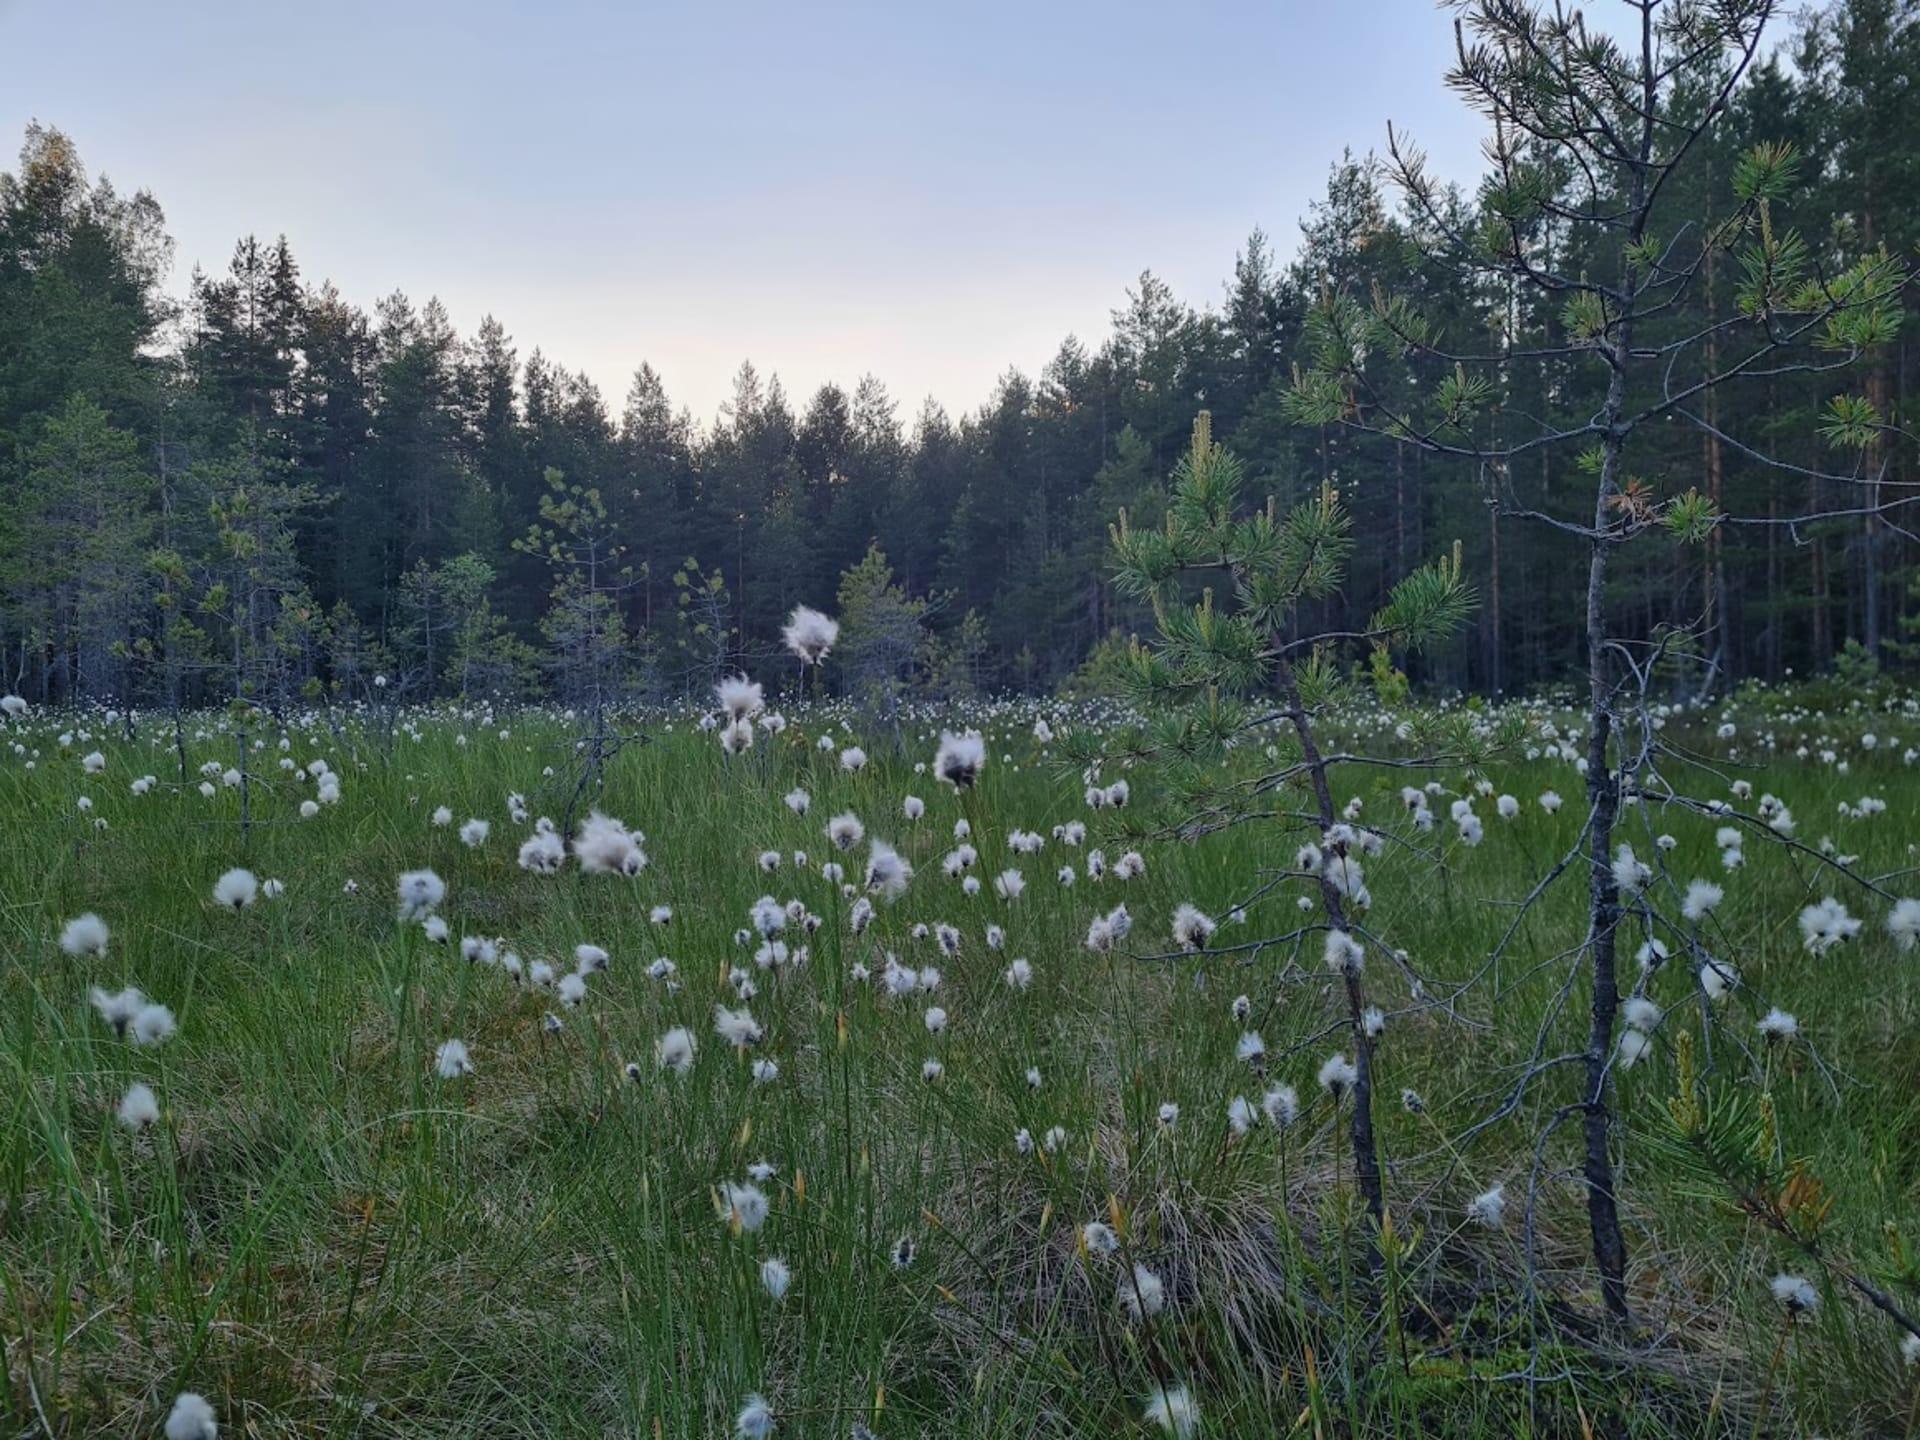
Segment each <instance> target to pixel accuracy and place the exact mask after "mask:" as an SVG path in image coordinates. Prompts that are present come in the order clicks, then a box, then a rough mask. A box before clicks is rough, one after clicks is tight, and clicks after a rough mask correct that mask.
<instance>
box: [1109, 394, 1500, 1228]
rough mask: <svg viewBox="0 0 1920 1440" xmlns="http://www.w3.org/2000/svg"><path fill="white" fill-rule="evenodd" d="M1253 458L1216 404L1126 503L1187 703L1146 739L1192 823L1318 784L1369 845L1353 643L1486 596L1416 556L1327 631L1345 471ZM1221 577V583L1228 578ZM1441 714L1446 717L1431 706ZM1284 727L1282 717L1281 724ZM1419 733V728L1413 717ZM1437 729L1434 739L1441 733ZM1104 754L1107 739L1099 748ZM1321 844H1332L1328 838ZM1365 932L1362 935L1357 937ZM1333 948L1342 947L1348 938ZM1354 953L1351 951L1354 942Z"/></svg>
mask: <svg viewBox="0 0 1920 1440" xmlns="http://www.w3.org/2000/svg"><path fill="white" fill-rule="evenodd" d="M1243 489H1244V470H1243V467H1242V465H1241V463H1240V461H1239V460H1238V458H1236V457H1235V456H1234V455H1233V454H1232V453H1231V452H1230V451H1228V450H1226V449H1225V448H1224V447H1222V446H1221V445H1219V444H1217V443H1215V441H1214V439H1213V434H1212V423H1211V417H1210V416H1209V415H1208V414H1207V413H1206V412H1205V411H1202V412H1201V413H1200V416H1199V418H1198V419H1197V420H1196V421H1195V422H1194V427H1193V442H1192V445H1191V447H1190V448H1189V450H1188V452H1187V454H1186V455H1185V456H1184V457H1183V458H1182V459H1181V460H1180V462H1179V464H1178V466H1176V467H1175V469H1174V472H1173V478H1172V481H1171V483H1170V484H1169V486H1168V493H1167V515H1166V521H1165V523H1164V524H1163V525H1162V526H1160V527H1159V528H1157V529H1146V528H1142V527H1139V526H1136V525H1135V524H1133V523H1132V520H1131V518H1130V517H1129V516H1128V515H1127V514H1126V512H1125V511H1122V512H1121V515H1120V518H1119V521H1118V523H1117V524H1115V525H1114V527H1113V530H1112V536H1113V553H1114V565H1115V572H1116V575H1117V577H1118V581H1119V583H1120V585H1121V587H1122V588H1123V589H1125V590H1126V591H1127V592H1128V593H1130V594H1133V595H1137V596H1139V597H1141V598H1143V599H1146V600H1149V601H1151V603H1152V605H1153V610H1154V617H1155V620H1156V622H1157V625H1158V637H1157V639H1156V640H1155V641H1154V642H1153V643H1152V644H1150V645H1141V644H1139V643H1138V642H1136V643H1135V645H1134V647H1133V653H1132V660H1133V666H1132V681H1133V686H1134V689H1135V691H1136V693H1137V694H1138V695H1139V696H1140V697H1141V698H1142V699H1145V700H1150V701H1153V702H1156V703H1158V704H1165V703H1167V702H1175V703H1176V705H1177V706H1178V708H1177V709H1176V710H1175V711H1174V712H1173V714H1172V718H1171V719H1170V720H1169V721H1168V722H1167V723H1166V724H1164V725H1163V726H1162V727H1160V729H1159V731H1158V733H1157V734H1156V736H1155V737H1154V738H1153V740H1152V741H1151V742H1150V743H1149V744H1147V745H1146V746H1145V747H1143V753H1145V754H1148V755H1150V756H1152V757H1153V758H1154V759H1156V760H1157V761H1158V762H1160V764H1161V765H1163V766H1164V767H1165V768H1166V769H1167V770H1168V772H1169V778H1170V783H1173V784H1176V785H1177V786H1178V788H1179V789H1180V790H1181V791H1182V799H1183V800H1184V802H1185V806H1186V810H1187V816H1186V818H1185V819H1184V820H1183V821H1182V822H1181V828H1182V829H1183V830H1185V831H1186V832H1188V833H1197V832H1198V831H1200V830H1204V829H1207V828H1211V827H1213V826H1217V825H1225V824H1238V823H1243V822H1244V821H1246V820H1248V819H1251V818H1264V819H1266V820H1268V821H1270V822H1273V823H1281V824H1288V823H1294V822H1291V821H1290V820H1289V819H1288V816H1289V814H1290V812H1291V809H1292V806H1293V805H1294V803H1295V802H1294V801H1293V800H1291V799H1284V800H1282V801H1281V802H1279V804H1277V805H1273V804H1272V803H1271V802H1269V801H1267V800H1265V799H1261V800H1259V801H1258V803H1259V804H1262V805H1270V806H1271V808H1267V809H1264V810H1263V809H1255V808H1250V807H1251V806H1252V805H1253V804H1254V803H1255V802H1254V801H1252V800H1250V798H1249V797H1250V796H1252V797H1268V796H1272V795H1275V794H1277V793H1279V792H1280V791H1281V790H1282V789H1283V788H1295V787H1304V789H1305V790H1306V797H1305V808H1306V809H1307V811H1308V812H1309V813H1310V814H1311V815H1312V817H1313V830H1314V832H1315V834H1316V839H1317V842H1318V845H1320V846H1324V847H1326V849H1327V851H1329V852H1332V851H1334V850H1336V849H1338V850H1339V853H1341V854H1342V855H1343V856H1344V854H1345V847H1347V846H1356V847H1357V846H1358V844H1359V840H1358V837H1357V836H1355V835H1353V834H1352V833H1351V827H1349V826H1346V825H1344V824H1343V820H1342V815H1341V812H1340V811H1339V810H1338V809H1337V808H1336V807H1335V804H1334V799H1333V789H1332V779H1331V776H1332V774H1333V771H1334V768H1335V766H1336V765H1337V764H1338V763H1339V762H1338V761H1336V760H1334V759H1331V758H1329V756H1328V755H1327V753H1326V751H1325V749H1324V747H1323V745H1322V742H1321V739H1320V735H1319V720H1320V717H1321V716H1322V715H1324V713H1325V711H1326V709H1327V707H1328V706H1329V705H1330V704H1331V703H1332V702H1333V701H1334V700H1335V699H1336V698H1337V697H1338V696H1339V694H1340V692H1341V690H1342V688H1343V681H1342V678H1341V675H1340V670H1339V666H1338V664H1337V661H1336V656H1337V653H1338V651H1339V650H1340V649H1341V648H1343V647H1344V646H1348V645H1360V646H1363V647H1365V648H1366V649H1367V650H1368V651H1369V652H1370V653H1371V654H1372V655H1373V656H1375V657H1378V658H1377V660H1376V665H1375V669H1376V673H1378V674H1382V675H1386V674H1387V673H1389V671H1390V666H1387V665H1386V664H1385V660H1386V657H1388V656H1389V655H1391V654H1393V653H1395V652H1402V653H1403V652H1405V651H1407V650H1409V649H1418V648H1420V647H1422V646H1425V645H1430V644H1432V643H1434V642H1435V641H1437V640H1440V639H1442V638H1444V637H1445V636H1446V635H1447V634H1448V633H1450V632H1451V631H1453V630H1454V629H1456V628H1457V627H1458V626H1459V625H1460V624H1461V623H1462V622H1463V621H1464V620H1465V619H1466V618H1467V616H1468V615H1469V614H1470V613H1471V612H1472V609H1473V605H1474V595H1473V590H1472V588H1471V587H1470V586H1469V585H1468V584H1467V582H1466V580H1465V578H1464V577H1463V575H1462V574H1461V572H1460V568H1459V564H1458V561H1457V559H1454V560H1442V561H1438V562H1436V563H1434V564H1432V565H1430V566H1427V567H1425V568H1423V569H1420V570H1416V571H1414V572H1413V573H1411V574H1410V575H1408V576H1406V577H1405V578H1403V579H1402V580H1401V581H1400V582H1399V583H1398V584H1396V585H1395V586H1394V588H1393V590H1392V592H1391V595H1390V597H1389V599H1388V602H1387V604H1386V605H1385V606H1383V607H1382V608H1381V609H1380V611H1379V612H1378V613H1377V614H1376V615H1374V617H1373V619H1372V620H1371V622H1370V623H1369V624H1368V625H1367V626H1366V627H1365V629H1364V630H1363V631H1361V632H1358V633H1356V634H1325V633H1318V632H1315V631H1314V630H1313V629H1312V628H1311V627H1306V626H1303V625H1302V623H1301V622H1302V616H1303V611H1304V607H1305V606H1306V605H1307V604H1308V603H1310V602H1312V601H1315V600H1320V599H1324V598H1325V597H1327V596H1329V595H1332V594H1334V593H1335V592H1336V591H1337V590H1338V589H1339V586H1340V584H1341V581H1342V578H1343V576H1344V574H1345V568H1346V562H1347V558H1348V556H1349V555H1350V554H1351V553H1352V549H1353V541H1352V534H1351V525H1350V522H1349V519H1348V516H1347V514H1346V512H1345V510H1344V509H1343V508H1342V506H1341V504H1340V502H1339V499H1338V498H1337V496H1336V495H1335V493H1334V492H1333V490H1332V489H1331V488H1330V487H1329V488H1326V489H1323V490H1322V491H1321V493H1320V494H1319V495H1318V496H1316V497H1315V498H1313V499H1310V500H1306V501H1303V502H1302V503H1300V504H1299V505H1297V506H1295V507H1294V508H1293V509H1292V510H1290V511H1286V512H1282V511H1281V510H1280V509H1279V507H1278V506H1277V505H1276V504H1275V503H1274V501H1273V500H1272V499H1271V497H1269V498H1268V499H1267V501H1266V502H1265V503H1264V504H1263V505H1259V506H1251V507H1250V506H1249V505H1248V504H1247V503H1246V501H1245V499H1244V497H1243V495H1242V491H1243ZM1192 576H1200V577H1205V578H1207V579H1208V580H1210V581H1211V582H1213V583H1209V584H1208V585H1207V587H1206V588H1205V589H1204V590H1203V591H1202V592H1201V594H1200V597H1199V599H1198V600H1192V599H1189V598H1187V596H1188V594H1189V593H1190V590H1189V586H1188V583H1187V582H1188V579H1189V577H1192ZM1216 585H1217V587H1218V589H1217V591H1216V588H1215V587H1216ZM1423 724H1424V725H1425V726H1428V727H1433V726H1436V724H1437V722H1435V721H1434V720H1432V719H1429V720H1427V721H1425V722H1423ZM1272 726H1279V727H1282V731H1284V733H1285V734H1286V735H1287V736H1289V737H1290V744H1289V746H1288V748H1287V749H1286V751H1285V752H1284V753H1281V752H1277V751H1276V753H1281V759H1280V761H1279V764H1278V768H1276V769H1275V770H1274V771H1273V772H1272V773H1270V774H1268V775H1266V776H1263V777H1262V778H1261V779H1260V780H1259V781H1258V782H1257V784H1255V785H1254V786H1251V787H1245V786H1242V787H1236V789H1235V790H1234V791H1233V792H1232V793H1230V794H1223V793H1216V792H1214V791H1212V790H1211V788H1210V784H1209V781H1208V780H1207V778H1206V777H1207V771H1206V768H1205V762H1207V761H1209V760H1211V759H1214V758H1217V757H1218V755H1219V754H1220V753H1221V751H1222V748H1223V747H1225V746H1226V745H1228V744H1230V743H1237V742H1239V741H1241V740H1243V739H1246V738H1249V737H1251V736H1253V735H1255V734H1258V733H1261V732H1263V731H1266V730H1267V729H1268V727H1272ZM1274 733H1280V732H1274ZM1409 733H1410V734H1411V733H1412V729H1411V726H1410V731H1409ZM1437 734H1438V731H1437V729H1428V730H1426V731H1424V732H1423V733H1422V735H1421V736H1420V737H1419V738H1420V739H1425V740H1428V741H1431V740H1433V739H1435V738H1436V737H1437ZM1447 738H1448V740H1449V742H1450V744H1449V748H1450V750H1451V752H1452V753H1456V754H1458V753H1471V752H1475V751H1477V750H1479V749H1480V748H1481V747H1482V745H1483V744H1484V743H1486V742H1485V740H1484V737H1478V736H1475V735H1473V734H1472V733H1471V732H1470V731H1468V730H1467V729H1465V728H1463V727H1457V726H1456V727H1453V728H1451V729H1449V731H1448V733H1447ZM1081 758H1094V759H1096V760H1097V759H1098V758H1099V757H1098V754H1097V752H1095V753H1094V754H1093V755H1092V756H1091V757H1081ZM1313 853H1314V854H1316V855H1319V854H1321V853H1322V851H1321V850H1319V849H1318V848H1316V849H1315V850H1314V852H1313ZM1303 878H1307V879H1309V881H1310V883H1313V884H1314V885H1315V888H1316V890H1317V893H1318V897H1319V901H1320V907H1321V913H1322V915H1323V917H1324V928H1325V930H1326V931H1327V932H1328V934H1329V946H1330V947H1332V946H1333V945H1335V944H1336V943H1337V940H1338V939H1342V938H1349V937H1350V936H1351V934H1352V933H1353V932H1356V931H1358V930H1359V929H1360V917H1359V915H1358V913H1357V912H1356V911H1355V908H1354V907H1355V904H1356V900H1355V897H1354V895H1353V894H1352V893H1351V891H1350V889H1348V888H1345V887H1343V886H1341V885H1339V884H1337V883H1336V882H1335V880H1334V879H1333V878H1332V876H1331V874H1330V872H1329V871H1327V870H1325V869H1315V870H1314V871H1313V872H1312V873H1311V874H1310V875H1309V876H1306V877H1303ZM1356 943H1357V942H1356ZM1335 953H1336V952H1335V950H1333V949H1332V948H1330V949H1329V954H1330V955H1332V954H1335ZM1340 953H1342V954H1344V953H1346V952H1344V951H1342V952H1340ZM1338 979H1339V983H1340V985H1341V988H1342V991H1343V993H1344V997H1345V1000H1346V1007H1345V1008H1346V1021H1347V1026H1348V1031H1349V1041H1350V1043H1351V1045H1352V1049H1353V1056H1354V1059H1353V1067H1354V1079H1353V1083H1352V1085H1351V1093H1350V1094H1349V1095H1346V1096H1344V1097H1336V1098H1341V1099H1344V1100H1346V1101H1349V1102H1350V1104H1351V1109H1350V1119H1349V1125H1350V1131H1351V1135H1352V1142H1353V1161H1354V1168H1355V1171H1356V1174H1357V1177H1358V1180H1359V1184H1360V1190H1361V1194H1362V1196H1363V1198H1364V1200H1365V1202H1366V1208H1367V1211H1368V1213H1369V1215H1370V1216H1371V1217H1372V1219H1373V1222H1374V1224H1375V1225H1376V1226H1377V1225H1378V1224H1379V1223H1380V1222H1381V1220H1382V1218H1383V1217H1384V1215H1385V1213H1386V1201H1385V1188H1384V1184H1383V1179H1382V1175H1381V1169H1380V1157H1379V1151H1378V1148H1377V1146H1376V1144H1375V1142H1374V1130H1373V1055H1374V1049H1375V1046H1376V1044H1377V1043H1378V1042H1377V1041H1376V1039H1375V1037H1374V1035H1373V1034H1372V1033H1371V1032H1370V1031H1369V1028H1368V1026H1367V1023H1366V1018H1365V1017H1366V1012H1367V1008H1368V1001H1367V995H1366V990H1365V985H1364V980H1363V971H1362V969H1361V967H1360V965H1359V964H1358V963H1357V962H1352V963H1343V964H1342V965H1341V966H1340V968H1339V971H1338Z"/></svg>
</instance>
